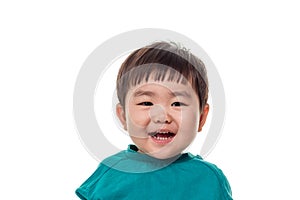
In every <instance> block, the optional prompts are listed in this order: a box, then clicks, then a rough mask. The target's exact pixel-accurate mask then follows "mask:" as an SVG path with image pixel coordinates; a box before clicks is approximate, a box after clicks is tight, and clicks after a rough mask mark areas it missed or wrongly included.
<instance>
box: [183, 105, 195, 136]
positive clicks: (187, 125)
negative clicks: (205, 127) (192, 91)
mask: <svg viewBox="0 0 300 200" xmlns="http://www.w3.org/2000/svg"><path fill="white" fill-rule="evenodd" d="M199 120H200V115H199V113H198V112H195V111H193V110H188V111H186V112H182V115H181V124H180V129H179V130H180V131H181V132H183V133H185V135H187V134H191V135H194V134H195V133H197V130H198V126H199Z"/></svg>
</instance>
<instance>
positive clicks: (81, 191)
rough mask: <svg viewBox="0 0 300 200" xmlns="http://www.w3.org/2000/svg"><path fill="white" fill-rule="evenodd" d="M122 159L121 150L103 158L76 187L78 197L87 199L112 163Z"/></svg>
mask: <svg viewBox="0 0 300 200" xmlns="http://www.w3.org/2000/svg"><path fill="white" fill-rule="evenodd" d="M122 159H123V151H121V152H119V153H117V154H115V155H113V156H110V157H108V158H106V159H104V160H103V161H102V162H101V163H100V164H99V165H98V167H97V169H96V170H95V171H94V172H93V173H92V175H91V176H90V177H89V178H88V179H87V180H86V181H84V182H83V184H82V185H81V186H80V187H79V188H78V189H76V191H75V193H76V195H77V196H78V197H79V198H80V199H87V198H88V197H89V195H90V192H91V191H92V190H93V188H94V187H95V185H96V184H97V183H98V182H99V181H100V180H101V178H102V177H103V176H104V175H105V174H106V173H107V172H108V171H109V170H110V169H111V167H112V166H113V165H115V164H116V163H118V162H120V161H121V160H122Z"/></svg>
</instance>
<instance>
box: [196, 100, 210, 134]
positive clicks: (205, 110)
mask: <svg viewBox="0 0 300 200" xmlns="http://www.w3.org/2000/svg"><path fill="white" fill-rule="evenodd" d="M208 111H209V104H205V105H204V108H203V111H202V113H201V116H200V121H199V127H198V132H200V131H202V127H203V126H204V124H205V121H206V118H207V115H208Z"/></svg>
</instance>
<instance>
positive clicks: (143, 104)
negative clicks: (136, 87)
mask: <svg viewBox="0 0 300 200" xmlns="http://www.w3.org/2000/svg"><path fill="white" fill-rule="evenodd" d="M137 105H139V106H153V103H151V102H149V101H145V102H141V103H138V104H137Z"/></svg>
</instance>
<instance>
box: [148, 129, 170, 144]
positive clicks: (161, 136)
mask: <svg viewBox="0 0 300 200" xmlns="http://www.w3.org/2000/svg"><path fill="white" fill-rule="evenodd" d="M149 135H150V136H151V138H152V139H153V140H154V141H155V142H157V143H168V142H171V141H172V139H173V138H174V137H175V135H176V134H175V133H173V132H169V131H155V132H151V133H149Z"/></svg>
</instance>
